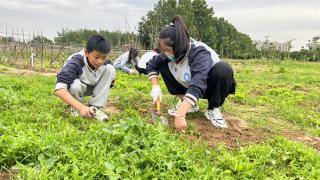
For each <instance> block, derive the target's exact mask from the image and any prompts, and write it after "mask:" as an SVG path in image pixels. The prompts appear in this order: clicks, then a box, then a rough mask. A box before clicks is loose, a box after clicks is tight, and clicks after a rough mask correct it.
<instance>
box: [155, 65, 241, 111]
mask: <svg viewBox="0 0 320 180" xmlns="http://www.w3.org/2000/svg"><path fill="white" fill-rule="evenodd" d="M159 72H160V74H161V76H162V78H163V80H164V83H165V85H166V86H167V89H168V91H169V92H170V94H173V95H181V94H182V95H183V94H185V93H186V92H187V88H185V87H184V86H182V85H181V84H180V83H179V82H178V81H177V80H176V79H175V78H174V77H173V75H172V74H171V72H170V70H169V67H168V65H165V66H162V67H161V68H160V69H159ZM235 89H236V81H235V80H234V77H233V70H232V68H231V66H230V65H229V64H228V63H226V62H221V61H220V62H218V63H216V64H215V65H214V66H213V67H212V69H211V70H210V72H209V78H208V79H207V89H206V91H205V94H204V96H203V97H202V98H203V99H208V109H213V108H215V107H219V106H222V104H223V103H224V101H225V99H226V97H227V96H228V95H229V94H234V93H235Z"/></svg>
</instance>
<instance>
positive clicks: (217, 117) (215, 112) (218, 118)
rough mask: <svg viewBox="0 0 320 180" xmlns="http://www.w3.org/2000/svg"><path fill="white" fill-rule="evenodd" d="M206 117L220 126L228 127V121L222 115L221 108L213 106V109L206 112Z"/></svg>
mask: <svg viewBox="0 0 320 180" xmlns="http://www.w3.org/2000/svg"><path fill="white" fill-rule="evenodd" d="M204 115H205V116H206V118H207V119H208V120H209V121H211V123H212V124H213V125H214V126H216V127H220V128H227V127H228V126H227V123H226V121H225V120H224V118H223V117H222V114H221V112H220V109H219V108H213V109H212V110H208V111H206V112H205V113H204Z"/></svg>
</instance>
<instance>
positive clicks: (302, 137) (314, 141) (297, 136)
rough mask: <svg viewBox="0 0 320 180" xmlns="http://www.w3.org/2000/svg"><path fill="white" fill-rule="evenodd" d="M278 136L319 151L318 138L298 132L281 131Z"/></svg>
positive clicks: (319, 141)
mask: <svg viewBox="0 0 320 180" xmlns="http://www.w3.org/2000/svg"><path fill="white" fill-rule="evenodd" d="M279 135H281V136H283V137H286V138H288V139H290V140H293V141H300V142H303V143H305V144H307V145H309V146H311V147H313V148H315V149H316V150H318V151H320V137H314V136H310V135H306V134H305V133H303V132H299V131H281V132H280V133H279Z"/></svg>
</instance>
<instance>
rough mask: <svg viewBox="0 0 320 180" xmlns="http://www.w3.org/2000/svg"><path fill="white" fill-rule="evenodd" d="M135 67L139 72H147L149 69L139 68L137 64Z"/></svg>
mask: <svg viewBox="0 0 320 180" xmlns="http://www.w3.org/2000/svg"><path fill="white" fill-rule="evenodd" d="M134 67H135V69H136V70H137V71H138V72H139V74H147V70H146V69H144V68H139V67H138V65H135V66H134Z"/></svg>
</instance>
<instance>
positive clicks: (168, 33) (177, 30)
mask: <svg viewBox="0 0 320 180" xmlns="http://www.w3.org/2000/svg"><path fill="white" fill-rule="evenodd" d="M159 39H160V40H163V42H164V43H165V45H167V46H170V47H172V49H173V52H174V56H175V57H176V59H177V61H180V60H181V59H183V57H184V56H185V54H186V53H187V51H188V48H189V43H190V35H189V32H188V29H187V27H186V25H185V24H184V22H183V20H182V18H181V16H174V17H173V18H172V20H171V23H170V25H169V26H166V27H164V28H163V29H162V30H161V32H160V35H159Z"/></svg>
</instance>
